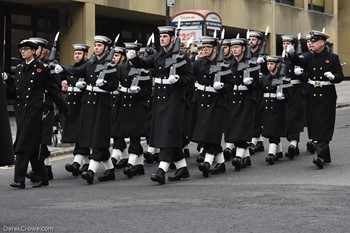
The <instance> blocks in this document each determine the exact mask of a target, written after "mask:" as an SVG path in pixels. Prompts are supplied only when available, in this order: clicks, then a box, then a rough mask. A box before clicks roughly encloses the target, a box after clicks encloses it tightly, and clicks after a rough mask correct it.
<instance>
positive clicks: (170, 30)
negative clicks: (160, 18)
mask: <svg viewBox="0 0 350 233" xmlns="http://www.w3.org/2000/svg"><path fill="white" fill-rule="evenodd" d="M158 30H159V34H169V35H175V27H173V26H160V27H158Z"/></svg>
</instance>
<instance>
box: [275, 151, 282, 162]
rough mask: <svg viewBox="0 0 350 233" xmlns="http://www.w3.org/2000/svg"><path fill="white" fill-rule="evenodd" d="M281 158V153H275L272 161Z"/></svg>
mask: <svg viewBox="0 0 350 233" xmlns="http://www.w3.org/2000/svg"><path fill="white" fill-rule="evenodd" d="M282 158H283V152H277V153H276V154H275V156H274V160H275V161H278V160H279V159H282Z"/></svg>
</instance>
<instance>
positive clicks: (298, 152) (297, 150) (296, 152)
mask: <svg viewBox="0 0 350 233" xmlns="http://www.w3.org/2000/svg"><path fill="white" fill-rule="evenodd" d="M295 155H296V156H298V155H300V150H299V147H298V146H297V148H296V149H295Z"/></svg>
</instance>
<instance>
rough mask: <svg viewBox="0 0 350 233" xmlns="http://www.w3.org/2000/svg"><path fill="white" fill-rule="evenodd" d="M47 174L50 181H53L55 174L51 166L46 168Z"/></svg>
mask: <svg viewBox="0 0 350 233" xmlns="http://www.w3.org/2000/svg"><path fill="white" fill-rule="evenodd" d="M45 169H46V174H47V177H48V179H49V180H53V173H52V167H51V166H45Z"/></svg>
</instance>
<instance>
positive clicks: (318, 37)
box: [286, 30, 344, 169]
mask: <svg viewBox="0 0 350 233" xmlns="http://www.w3.org/2000/svg"><path fill="white" fill-rule="evenodd" d="M309 34H310V36H311V37H310V41H309V43H310V45H308V47H309V50H310V51H311V54H310V55H309V56H307V57H306V58H304V59H300V58H299V57H298V56H295V55H294V52H295V51H294V48H293V46H288V48H287V49H286V51H287V52H288V54H289V55H290V56H291V59H292V61H294V63H295V64H296V65H300V66H301V67H303V68H304V69H305V71H306V73H307V75H308V79H309V80H308V83H309V89H308V96H307V98H308V108H309V109H310V111H309V112H308V116H307V117H308V121H307V127H308V134H309V138H310V139H312V140H313V141H315V142H316V152H317V156H316V157H315V158H314V159H313V163H314V164H315V165H316V166H317V167H318V168H320V169H321V168H323V167H324V165H325V164H326V163H331V154H330V149H329V142H330V141H331V140H332V137H333V133H334V125H335V116H336V103H337V93H336V89H335V86H334V84H335V83H340V82H341V81H343V78H344V75H343V70H342V67H341V64H340V61H339V56H338V55H336V54H334V53H331V52H329V51H328V49H327V47H326V41H327V39H328V38H329V36H328V35H327V34H326V33H323V32H320V31H315V30H312V31H310V32H309Z"/></svg>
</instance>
